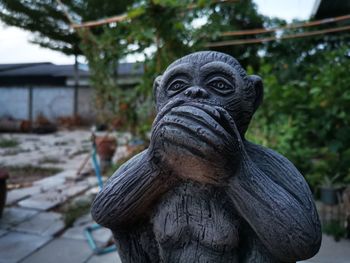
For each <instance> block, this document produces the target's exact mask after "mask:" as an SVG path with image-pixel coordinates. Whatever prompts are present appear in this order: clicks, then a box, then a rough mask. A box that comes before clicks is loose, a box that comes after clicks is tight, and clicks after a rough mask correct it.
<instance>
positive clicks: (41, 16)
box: [0, 0, 133, 55]
mask: <svg viewBox="0 0 350 263" xmlns="http://www.w3.org/2000/svg"><path fill="white" fill-rule="evenodd" d="M62 2H63V4H64V5H65V6H66V8H67V11H68V13H69V15H70V16H71V17H72V18H73V19H74V21H78V22H80V21H83V22H84V21H89V20H96V19H100V18H104V17H109V16H112V15H116V14H120V13H122V12H124V11H125V8H126V5H129V4H132V3H133V1H130V0H128V1H127V0H118V1H114V0H110V1H100V0H84V1H75V0H62ZM0 19H1V20H2V22H4V23H5V24H6V25H9V26H15V27H20V28H23V29H25V30H27V31H30V32H33V33H34V38H33V39H32V42H34V43H36V44H39V45H40V46H42V47H45V48H50V49H53V50H57V51H60V52H63V53H65V54H68V55H80V54H83V52H82V50H81V49H80V42H81V39H80V37H79V35H78V34H76V32H75V31H74V30H72V29H71V28H70V21H69V20H68V18H67V17H66V15H65V13H64V12H62V8H61V7H60V6H59V5H58V3H57V1H56V0H0ZM93 32H94V34H95V35H99V33H100V30H99V29H94V30H93Z"/></svg>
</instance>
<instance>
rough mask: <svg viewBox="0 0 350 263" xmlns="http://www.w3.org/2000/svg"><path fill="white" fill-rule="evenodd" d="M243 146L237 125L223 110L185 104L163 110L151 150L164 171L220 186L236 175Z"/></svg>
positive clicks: (155, 129) (155, 125)
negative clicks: (168, 170)
mask: <svg viewBox="0 0 350 263" xmlns="http://www.w3.org/2000/svg"><path fill="white" fill-rule="evenodd" d="M241 146H242V143H241V138H240V136H239V133H238V131H237V128H236V126H235V124H234V121H233V120H232V118H231V117H230V116H229V114H228V113H227V112H226V111H225V110H224V109H222V108H218V107H212V106H208V105H204V104H199V103H186V104H180V105H176V106H174V107H171V108H168V109H167V110H163V111H162V112H161V113H160V116H159V117H157V118H156V121H155V123H154V126H153V131H152V138H151V146H150V148H149V150H150V151H152V152H153V154H154V156H157V157H158V160H161V162H160V165H161V166H163V168H165V169H170V170H171V171H173V172H175V174H177V175H178V176H180V177H183V178H190V179H193V180H196V181H200V182H205V183H219V182H221V181H222V180H223V179H225V178H227V177H229V176H230V175H232V174H233V173H234V169H235V168H236V167H237V165H238V163H239V160H240V147H241ZM156 159H157V158H156Z"/></svg>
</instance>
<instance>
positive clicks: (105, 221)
mask: <svg viewBox="0 0 350 263" xmlns="http://www.w3.org/2000/svg"><path fill="white" fill-rule="evenodd" d="M171 181H172V179H171V176H167V178H165V177H164V172H162V171H161V170H160V169H159V168H158V167H157V165H156V164H155V163H154V161H153V160H152V157H150V155H149V154H148V152H147V150H145V151H143V152H142V153H140V154H138V155H137V156H135V157H133V158H132V159H130V160H129V161H128V162H127V163H125V164H124V165H122V166H121V167H120V168H119V169H118V170H117V171H116V172H115V173H114V175H113V176H112V177H111V178H110V179H109V180H108V181H107V182H106V184H105V186H104V187H103V189H102V190H101V191H100V192H99V193H98V195H97V197H96V199H95V200H94V202H93V204H92V210H91V214H92V216H93V218H94V220H95V221H96V222H97V223H99V224H101V225H103V226H105V227H108V228H111V229H117V228H118V227H122V226H124V225H126V224H128V225H130V224H132V223H133V222H134V221H136V220H137V219H139V217H140V216H142V215H144V214H146V213H147V212H149V211H150V209H151V205H152V203H153V202H154V201H155V199H157V198H158V197H159V196H160V195H161V194H162V193H164V192H165V191H166V190H167V189H168V188H169V187H170V185H171V183H172V182H171Z"/></svg>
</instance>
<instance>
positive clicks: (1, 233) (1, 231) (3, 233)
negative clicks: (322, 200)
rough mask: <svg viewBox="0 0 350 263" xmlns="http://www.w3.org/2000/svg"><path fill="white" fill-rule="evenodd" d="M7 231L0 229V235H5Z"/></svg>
mask: <svg viewBox="0 0 350 263" xmlns="http://www.w3.org/2000/svg"><path fill="white" fill-rule="evenodd" d="M7 232H8V231H7V230H5V229H0V237H1V236H3V235H5V234H6V233H7Z"/></svg>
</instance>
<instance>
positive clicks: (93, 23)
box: [72, 0, 239, 28]
mask: <svg viewBox="0 0 350 263" xmlns="http://www.w3.org/2000/svg"><path fill="white" fill-rule="evenodd" d="M238 1H239V0H219V1H218V0H213V1H212V4H224V3H235V2H238ZM197 7H198V5H197V4H191V5H189V6H188V7H187V10H192V9H194V8H197ZM128 18H129V17H128V15H127V14H122V15H117V16H113V17H109V18H105V19H99V20H96V21H89V22H85V23H81V24H76V23H72V27H73V28H84V27H95V26H102V25H105V24H110V23H116V22H122V21H124V20H126V19H128Z"/></svg>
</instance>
